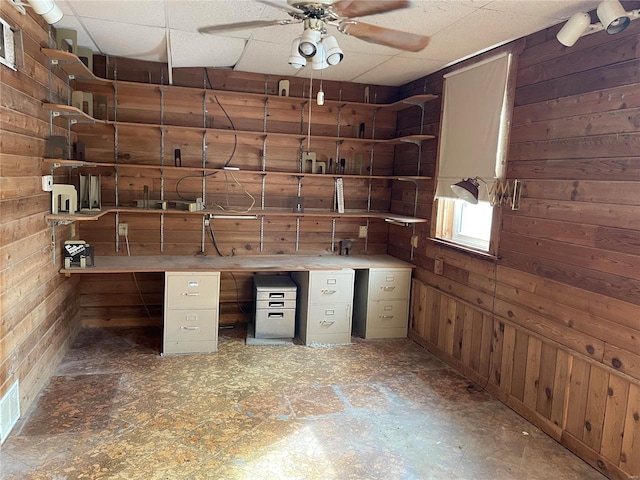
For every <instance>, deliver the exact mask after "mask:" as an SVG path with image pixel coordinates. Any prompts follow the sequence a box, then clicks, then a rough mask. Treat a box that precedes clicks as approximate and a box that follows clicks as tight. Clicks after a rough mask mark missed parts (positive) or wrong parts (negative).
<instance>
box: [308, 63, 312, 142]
mask: <svg viewBox="0 0 640 480" xmlns="http://www.w3.org/2000/svg"><path fill="white" fill-rule="evenodd" d="M312 103H313V70H311V78H310V79H309V122H308V124H307V152H310V151H311V104H312Z"/></svg>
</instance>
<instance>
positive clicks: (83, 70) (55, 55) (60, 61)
mask: <svg viewBox="0 0 640 480" xmlns="http://www.w3.org/2000/svg"><path fill="white" fill-rule="evenodd" d="M41 51H42V53H43V54H44V55H45V56H46V57H47V58H48V59H49V60H53V61H56V62H57V65H58V66H59V67H60V68H62V69H63V70H64V71H65V72H66V73H67V74H68V75H73V76H74V77H76V78H78V79H80V80H82V81H83V82H88V83H102V84H113V83H119V84H121V85H126V84H131V85H135V86H136V87H142V88H152V89H156V90H161V89H167V88H171V91H174V92H180V91H184V92H188V93H194V91H196V90H198V88H195V87H181V86H174V85H159V84H154V83H137V82H123V81H118V80H109V79H105V78H100V77H96V76H95V75H94V73H93V72H92V71H90V70H89V69H88V68H87V66H86V65H85V64H84V63H82V61H81V60H80V59H79V58H78V57H77V56H76V55H74V54H73V53H70V52H66V51H64V50H55V49H50V48H42V49H41ZM200 90H201V92H203V93H204V94H205V95H208V96H220V97H224V96H229V95H232V96H234V97H237V95H238V93H242V95H243V96H244V97H245V98H250V99H256V100H260V101H267V100H269V101H281V102H288V103H291V102H292V101H295V102H297V103H299V104H306V103H308V102H310V101H311V102H315V98H311V99H310V98H306V97H285V96H281V95H274V94H262V93H251V92H235V91H229V90H212V89H200ZM437 98H439V96H438V95H432V94H422V95H414V96H412V97H408V98H404V99H402V100H398V101H397V102H393V103H365V102H353V101H345V100H339V99H330V98H326V99H325V103H324V106H325V107H343V106H347V105H348V106H350V107H356V108H371V109H374V110H377V109H387V110H390V111H398V110H403V109H405V108H409V107H411V106H419V105H424V104H425V103H427V102H430V101H432V100H435V99H437ZM322 107H323V106H321V105H317V106H316V108H322Z"/></svg>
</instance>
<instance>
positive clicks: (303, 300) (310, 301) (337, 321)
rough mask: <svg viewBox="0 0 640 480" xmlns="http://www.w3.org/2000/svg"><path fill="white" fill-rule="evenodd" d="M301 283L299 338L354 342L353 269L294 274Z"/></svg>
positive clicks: (318, 340) (330, 342) (298, 282)
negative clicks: (352, 330) (352, 324)
mask: <svg viewBox="0 0 640 480" xmlns="http://www.w3.org/2000/svg"><path fill="white" fill-rule="evenodd" d="M291 277H292V278H293V280H294V281H295V282H296V283H297V284H298V336H299V337H300V339H301V340H302V341H303V342H304V343H305V345H309V344H312V343H328V344H337V343H351V318H352V312H353V281H354V278H355V272H354V271H353V270H352V269H349V268H345V269H342V270H312V271H307V272H293V273H292V274H291Z"/></svg>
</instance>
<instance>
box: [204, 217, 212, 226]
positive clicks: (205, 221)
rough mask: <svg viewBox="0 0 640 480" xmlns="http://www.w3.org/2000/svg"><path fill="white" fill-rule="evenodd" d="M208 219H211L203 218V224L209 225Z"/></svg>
mask: <svg viewBox="0 0 640 480" xmlns="http://www.w3.org/2000/svg"><path fill="white" fill-rule="evenodd" d="M210 221H211V220H209V219H208V218H205V219H204V226H205V227H208V226H209V222H210Z"/></svg>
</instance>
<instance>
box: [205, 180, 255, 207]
mask: <svg viewBox="0 0 640 480" xmlns="http://www.w3.org/2000/svg"><path fill="white" fill-rule="evenodd" d="M227 175H231V178H233V181H234V182H235V184H236V185H238V186H239V187H242V184H241V183H240V182H238V180H237V179H236V177H235V175H234V174H233V173H231V172H224V178H225V183H226V193H225V195H226V199H227V206H226V207H223V206H222V205H218V204H217V203H214V204H213V205H214V206H216V207H218V208H219V209H220V210H222V211H223V212H232V213H249V212H250V211H251V209H252V208H253V207H254V205H255V204H256V199H255V197H254V196H253V195H251V194H250V193H249V192H248V191H247V190H246V189H245V188H244V187H242V189H243V191H244V194H245V195H246V196H248V197H249V198H250V199H251V205H249V206H248V207H247V208H246V209H245V210H234V209H232V208H229V179H228V176H227Z"/></svg>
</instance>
